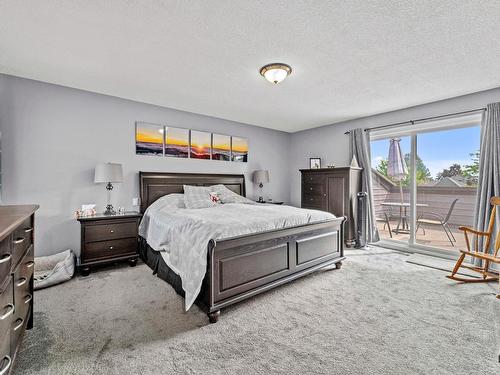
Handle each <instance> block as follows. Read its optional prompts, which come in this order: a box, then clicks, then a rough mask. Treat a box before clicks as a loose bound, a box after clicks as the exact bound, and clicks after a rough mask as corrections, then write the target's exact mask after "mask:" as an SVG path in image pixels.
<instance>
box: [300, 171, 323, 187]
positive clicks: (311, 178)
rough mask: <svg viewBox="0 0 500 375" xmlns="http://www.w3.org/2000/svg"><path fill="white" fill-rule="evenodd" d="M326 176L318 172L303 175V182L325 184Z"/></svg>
mask: <svg viewBox="0 0 500 375" xmlns="http://www.w3.org/2000/svg"><path fill="white" fill-rule="evenodd" d="M324 183H325V176H323V175H321V174H316V173H307V174H304V175H302V184H324Z"/></svg>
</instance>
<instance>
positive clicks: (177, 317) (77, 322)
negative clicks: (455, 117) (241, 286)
mask: <svg viewBox="0 0 500 375" xmlns="http://www.w3.org/2000/svg"><path fill="white" fill-rule="evenodd" d="M406 258H407V256H406V255H404V254H402V253H396V252H392V251H388V250H382V249H373V250H371V251H363V250H358V251H350V252H349V258H348V260H347V261H346V262H345V264H344V267H343V268H342V269H341V270H338V271H337V270H331V271H323V272H318V273H316V274H314V275H312V276H309V277H306V278H303V279H301V280H297V281H295V282H294V283H292V284H289V285H286V286H283V287H280V288H278V289H275V290H273V291H271V292H268V293H265V294H263V295H261V296H257V297H255V298H252V299H251V300H249V301H245V302H243V303H240V304H238V305H236V306H233V307H230V308H227V309H225V310H223V311H222V315H221V319H220V321H219V322H218V323H217V324H208V321H207V318H206V316H205V314H204V313H203V312H201V311H200V310H199V309H198V308H197V307H193V308H192V310H191V311H189V312H188V313H184V312H182V300H181V298H180V297H178V296H177V295H176V294H175V292H174V291H173V290H172V289H171V288H170V287H169V286H168V285H167V284H165V283H164V282H163V281H162V280H160V279H157V278H156V277H154V276H152V275H151V272H150V270H149V268H147V266H145V265H138V266H137V267H136V268H129V267H127V266H125V267H118V268H106V269H102V270H100V271H98V272H96V273H93V274H92V275H91V276H90V277H88V278H82V277H78V278H76V279H73V280H71V281H70V282H68V283H66V284H63V285H60V286H56V287H53V288H50V289H46V290H41V291H38V292H36V294H35V298H36V302H35V303H36V304H35V306H36V307H35V328H34V329H33V330H31V331H28V332H27V335H26V337H25V340H24V343H23V346H22V348H21V352H20V358H19V361H18V363H17V366H16V369H15V371H14V374H17V375H19V374H106V375H112V374H403V373H404V374H454V375H456V374H498V373H500V365H499V364H498V361H499V358H498V355H499V351H500V333H499V329H500V300H498V299H496V298H495V285H494V284H491V285H488V284H476V285H472V284H468V285H457V284H455V283H453V282H451V281H450V280H447V279H445V277H444V275H445V273H444V272H441V271H438V270H435V269H431V268H426V267H420V266H416V265H413V264H409V263H406V262H405V259H406Z"/></svg>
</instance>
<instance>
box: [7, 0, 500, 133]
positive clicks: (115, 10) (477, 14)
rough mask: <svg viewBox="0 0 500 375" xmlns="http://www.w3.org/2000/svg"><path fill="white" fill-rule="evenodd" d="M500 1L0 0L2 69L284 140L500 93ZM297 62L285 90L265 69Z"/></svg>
mask: <svg viewBox="0 0 500 375" xmlns="http://www.w3.org/2000/svg"><path fill="white" fill-rule="evenodd" d="M499 19H500V1H466V0H455V1H454V0H440V1H435V0H432V1H426V0H415V1H388V0H386V1H369V0H351V1H326V0H321V1H320V0H314V1H312V0H311V1H304V0H302V1H294V0H282V1H273V0H267V1H257V0H252V1H248V0H219V1H206V0H198V1H194V0H193V1H182V0H179V1H166V0H164V1H158V0H156V1H153V0H141V1H139V0H135V1H134V0H121V1H118V0H101V1H86V0H81V1H76V0H59V1H54V0H44V1H19V0H0V72H3V73H7V74H12V75H16V76H21V77H27V78H32V79H36V80H41V81H46V82H51V83H56V84H60V85H64V86H70V87H75V88H80V89H84V90H89V91H94V92H99V93H104V94H109V95H114V96H118V97H122V98H128V99H133V100H137V101H141V102H146V103H152V104H158V105H161V106H166V107H171V108H176V109H181V110H186V111H190V112H196V113H201V114H206V115H210V116H216V117H220V118H225V119H230V120H235V121H240V122H244V123H248V124H254V125H259V126H263V127H268V128H274V129H280V130H284V131H289V132H293V131H297V130H301V129H307V128H312V127H316V126H320V125H325V124H331V123H335V122H339V121H343V120H347V119H352V118H357V117H362V116H367V115H372V114H376V113H381V112H386V111H391V110H395V109H399V108H404V107H408V106H413V105H417V104H422V103H426V102H431V101H435V100H439V99H445V98H449V97H453V96H458V95H462V94H467V93H471V92H476V91H481V90H485V89H490V88H494V87H498V86H500V74H499V71H500V70H499V62H500V48H499V42H498V36H499V35H500V22H499ZM271 62H285V63H287V64H290V65H291V66H292V68H293V73H292V75H291V76H290V77H288V78H287V79H286V80H285V81H284V82H283V83H281V84H280V85H276V86H274V85H271V84H270V83H268V82H267V81H265V80H264V79H263V78H262V77H260V76H259V73H258V71H259V68H260V67H261V66H262V65H265V64H267V63H271Z"/></svg>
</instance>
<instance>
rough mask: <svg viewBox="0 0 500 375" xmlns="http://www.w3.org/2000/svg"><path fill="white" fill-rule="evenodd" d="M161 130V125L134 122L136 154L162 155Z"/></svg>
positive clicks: (162, 130)
mask: <svg viewBox="0 0 500 375" xmlns="http://www.w3.org/2000/svg"><path fill="white" fill-rule="evenodd" d="M163 132H164V127H163V126H162V125H155V124H150V123H147V122H136V124H135V153H136V154H138V155H153V156H163V148H164V147H163V145H164V140H163Z"/></svg>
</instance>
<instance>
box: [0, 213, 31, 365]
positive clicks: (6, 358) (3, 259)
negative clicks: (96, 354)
mask: <svg viewBox="0 0 500 375" xmlns="http://www.w3.org/2000/svg"><path fill="white" fill-rule="evenodd" d="M37 209H38V206H35V205H29V206H0V374H9V373H10V372H11V371H12V368H13V363H14V360H15V358H16V354H17V350H18V348H19V344H20V342H21V340H22V337H23V334H24V331H25V330H26V329H30V328H32V327H33V272H34V268H35V267H34V266H35V262H34V241H33V240H34V236H33V234H34V229H35V227H34V224H35V221H34V214H35V211H36V210H37Z"/></svg>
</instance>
